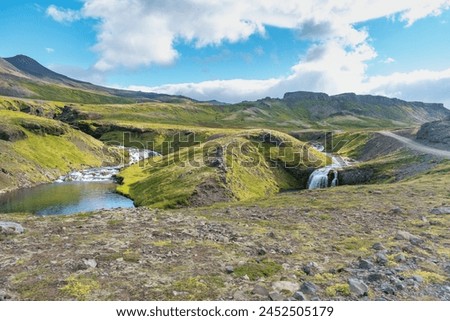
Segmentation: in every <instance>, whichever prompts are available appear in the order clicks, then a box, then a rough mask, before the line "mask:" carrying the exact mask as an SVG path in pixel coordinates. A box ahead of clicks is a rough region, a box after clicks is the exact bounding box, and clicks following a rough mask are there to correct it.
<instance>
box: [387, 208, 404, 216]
mask: <svg viewBox="0 0 450 321" xmlns="http://www.w3.org/2000/svg"><path fill="white" fill-rule="evenodd" d="M389 212H390V213H391V214H402V213H403V210H402V209H401V208H400V207H398V206H396V207H393V208H392V209H391V210H390V211H389Z"/></svg>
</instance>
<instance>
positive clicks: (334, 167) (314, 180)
mask: <svg viewBox="0 0 450 321" xmlns="http://www.w3.org/2000/svg"><path fill="white" fill-rule="evenodd" d="M313 147H314V148H315V149H317V150H318V151H320V152H321V151H323V150H324V149H325V148H324V147H323V146H322V145H320V144H316V145H313ZM331 160H332V164H331V165H328V166H325V167H322V168H318V169H316V170H315V171H314V172H312V174H311V175H310V176H309V179H308V189H318V188H327V187H333V186H337V185H338V184H339V178H338V169H340V168H342V167H343V166H346V165H347V164H346V163H345V162H344V161H343V160H341V161H340V160H338V158H337V157H334V156H332V157H331Z"/></svg>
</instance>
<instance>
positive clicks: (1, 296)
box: [0, 290, 11, 301]
mask: <svg viewBox="0 0 450 321" xmlns="http://www.w3.org/2000/svg"><path fill="white" fill-rule="evenodd" d="M10 299H11V296H10V295H8V294H7V293H6V292H5V291H2V290H0V301H7V300H10Z"/></svg>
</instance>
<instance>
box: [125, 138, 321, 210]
mask: <svg viewBox="0 0 450 321" xmlns="http://www.w3.org/2000/svg"><path fill="white" fill-rule="evenodd" d="M267 133H268V132H267V131H262V130H254V131H247V132H242V133H240V134H234V135H226V136H224V137H220V138H216V139H213V140H210V141H209V142H207V143H203V144H201V145H197V146H192V147H190V148H183V149H180V150H179V151H178V152H175V153H171V154H168V155H166V156H163V157H158V158H154V159H151V160H149V161H147V162H144V163H143V164H140V165H134V166H132V167H129V168H127V169H126V170H124V171H123V172H122V173H121V177H122V178H123V179H124V181H123V183H124V184H123V185H122V186H119V188H118V190H119V191H120V192H121V193H123V194H126V195H129V196H131V198H133V199H134V200H135V202H136V203H137V204H138V205H151V206H154V207H176V206H180V205H183V206H185V205H190V199H191V196H192V195H193V193H194V191H196V190H197V189H198V188H199V186H200V185H201V184H202V183H205V182H210V183H211V184H213V185H214V186H217V187H218V188H219V190H220V191H221V192H223V193H224V197H225V198H229V199H230V200H248V199H254V198H261V197H265V196H268V195H273V194H275V193H277V192H279V191H280V190H281V189H291V188H299V187H300V186H299V182H298V181H297V180H296V179H295V178H294V177H292V176H291V175H290V174H289V173H288V172H287V171H286V170H285V167H286V164H288V165H289V166H291V167H297V168H307V167H318V166H321V164H324V163H325V162H326V158H325V157H324V156H323V155H322V154H320V153H317V152H316V151H315V150H313V149H311V148H309V147H307V146H306V145H305V144H304V143H302V142H300V141H298V140H296V139H294V138H292V137H290V136H288V135H285V134H282V133H279V132H274V131H273V132H271V134H272V136H271V139H269V140H268V141H264V138H265V135H266V134H267ZM280 141H283V142H284V145H283V146H281V147H277V146H276V145H277V142H280ZM218 149H220V150H221V151H220V152H218ZM214 160H215V161H216V162H215V163H214V162H213V161H214ZM214 164H215V165H214ZM219 164H221V166H219Z"/></svg>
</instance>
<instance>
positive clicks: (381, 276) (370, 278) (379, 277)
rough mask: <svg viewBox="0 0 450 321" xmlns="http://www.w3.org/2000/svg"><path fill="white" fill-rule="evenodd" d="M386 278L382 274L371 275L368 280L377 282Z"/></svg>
mask: <svg viewBox="0 0 450 321" xmlns="http://www.w3.org/2000/svg"><path fill="white" fill-rule="evenodd" d="M383 278H384V275H383V274H381V273H371V274H369V275H368V276H367V280H368V281H369V282H377V281H380V280H382V279H383Z"/></svg>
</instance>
